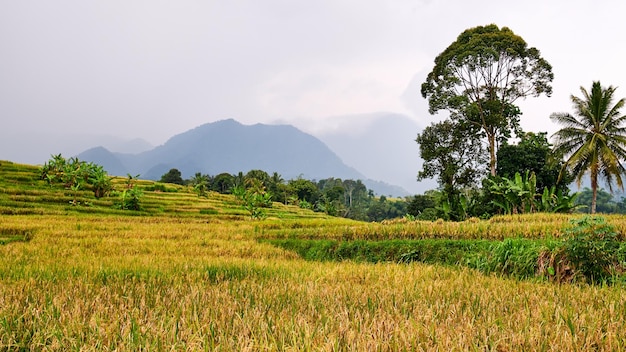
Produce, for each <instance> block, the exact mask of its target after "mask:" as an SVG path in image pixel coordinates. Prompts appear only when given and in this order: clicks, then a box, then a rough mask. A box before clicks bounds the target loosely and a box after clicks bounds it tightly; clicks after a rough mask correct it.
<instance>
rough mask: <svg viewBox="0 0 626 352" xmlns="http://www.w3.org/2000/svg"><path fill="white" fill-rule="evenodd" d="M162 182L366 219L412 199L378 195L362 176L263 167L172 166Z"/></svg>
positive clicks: (393, 212)
mask: <svg viewBox="0 0 626 352" xmlns="http://www.w3.org/2000/svg"><path fill="white" fill-rule="evenodd" d="M160 182H164V183H174V184H180V185H188V186H190V187H192V188H193V189H194V190H195V192H196V193H197V194H198V195H199V196H206V195H208V192H209V191H212V192H217V193H222V194H234V195H236V196H238V197H239V198H244V197H246V195H245V192H246V191H248V195H247V196H248V197H252V196H253V195H255V194H256V195H260V196H265V197H271V201H274V202H279V203H283V204H289V205H297V206H299V207H301V208H305V209H310V210H314V211H319V212H324V213H326V214H328V215H332V216H340V217H345V218H350V219H355V220H363V221H381V220H385V219H393V218H398V217H403V216H405V215H406V214H407V212H408V207H409V200H408V199H405V198H387V197H385V196H380V197H376V196H375V195H374V192H373V191H372V190H369V189H368V188H367V187H366V186H365V184H363V182H362V181H361V180H351V179H346V180H342V179H340V178H334V177H331V178H326V179H322V180H318V181H316V180H308V179H305V178H302V177H298V178H296V179H290V180H285V179H284V178H283V177H282V176H281V175H280V174H279V173H277V172H273V173H272V174H269V173H268V172H266V171H263V170H250V171H248V172H247V173H243V172H239V173H237V174H230V173H220V174H218V175H207V174H202V173H199V172H198V173H196V174H195V175H194V176H193V177H191V178H189V179H183V177H182V173H181V172H180V171H179V170H178V169H176V168H173V169H170V170H169V171H168V172H167V173H165V174H164V175H163V176H162V177H161V179H160ZM261 203H263V202H260V204H261ZM266 203H267V202H266Z"/></svg>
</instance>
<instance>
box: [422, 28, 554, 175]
mask: <svg viewBox="0 0 626 352" xmlns="http://www.w3.org/2000/svg"><path fill="white" fill-rule="evenodd" d="M553 77H554V75H553V74H552V67H551V66H550V64H549V63H548V62H547V61H546V60H545V59H543V58H542V57H541V56H540V54H539V50H537V49H536V48H533V47H528V45H527V44H526V42H525V41H524V39H522V38H521V37H520V36H518V35H516V34H515V33H513V31H512V30H510V29H509V28H507V27H502V28H498V26H496V25H495V24H491V25H488V26H479V27H475V28H470V29H467V30H465V31H463V33H461V34H460V35H459V36H458V38H457V39H456V41H454V42H453V43H452V44H450V46H448V47H447V48H446V49H445V50H444V51H443V52H442V53H440V54H439V55H438V56H437V57H436V58H435V66H434V68H433V70H432V71H431V72H430V73H429V74H428V77H427V78H426V81H425V82H424V83H423V84H422V96H423V97H424V98H427V99H428V103H429V111H430V113H431V114H434V113H436V112H437V111H439V110H447V111H449V112H450V118H451V122H452V121H453V122H452V123H454V124H455V126H456V127H455V128H458V129H463V130H465V131H467V132H468V133H466V136H467V137H468V138H471V137H472V136H477V137H479V138H486V139H487V149H488V151H489V170H490V174H491V176H495V175H496V151H497V144H499V142H500V141H501V140H502V139H504V140H506V139H508V138H509V137H510V135H511V132H512V131H517V130H519V116H520V114H521V112H520V110H519V108H518V107H517V106H515V105H514V103H515V101H516V100H518V99H520V98H525V97H527V96H539V95H541V94H546V95H548V96H549V95H550V94H551V93H552V87H551V86H550V84H551V82H552V79H553Z"/></svg>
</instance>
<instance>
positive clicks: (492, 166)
mask: <svg viewBox="0 0 626 352" xmlns="http://www.w3.org/2000/svg"><path fill="white" fill-rule="evenodd" d="M487 139H488V140H489V170H490V171H491V176H495V175H496V136H494V135H493V134H487Z"/></svg>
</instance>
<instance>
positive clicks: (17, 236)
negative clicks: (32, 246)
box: [0, 227, 34, 245]
mask: <svg viewBox="0 0 626 352" xmlns="http://www.w3.org/2000/svg"><path fill="white" fill-rule="evenodd" d="M33 233H34V230H32V229H21V228H11V227H9V228H0V245H5V244H8V243H11V242H28V241H30V240H31V239H32V238H33Z"/></svg>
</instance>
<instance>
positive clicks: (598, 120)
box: [550, 81, 626, 214]
mask: <svg viewBox="0 0 626 352" xmlns="http://www.w3.org/2000/svg"><path fill="white" fill-rule="evenodd" d="M615 89H616V88H614V87H612V86H609V87H607V88H604V87H602V85H601V84H600V82H598V81H596V82H593V84H592V86H591V91H590V92H589V91H587V90H586V89H585V88H584V87H580V91H581V92H582V94H583V96H582V98H579V97H576V96H574V95H572V96H571V100H572V105H573V108H574V115H572V114H569V113H554V114H552V115H550V118H551V119H552V120H554V121H556V122H557V123H559V124H561V125H564V127H563V128H562V129H560V130H559V131H557V132H556V133H555V134H554V135H553V137H554V138H555V140H556V142H555V151H556V152H557V153H559V154H561V155H565V156H566V157H567V159H566V161H565V164H564V166H563V168H564V169H568V170H571V172H572V173H573V175H574V176H575V177H576V181H577V183H578V186H579V187H580V183H581V180H582V178H583V176H585V175H586V174H587V173H589V176H590V178H591V190H592V193H593V195H592V199H591V209H590V210H591V213H592V214H593V213H595V212H596V199H597V194H598V178H599V177H601V178H603V179H604V180H605V181H606V183H607V185H608V187H609V190H610V191H613V181H615V182H616V183H617V185H618V186H619V187H620V188H621V189H622V190H623V189H624V183H623V180H622V175H623V174H624V173H625V172H626V169H625V168H624V165H623V164H622V160H624V159H626V126H625V123H626V115H621V112H620V109H621V108H623V107H624V104H625V103H626V100H624V98H622V99H620V100H618V101H617V102H616V103H615V104H613V101H614V94H615Z"/></svg>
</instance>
